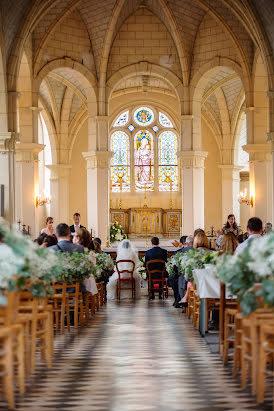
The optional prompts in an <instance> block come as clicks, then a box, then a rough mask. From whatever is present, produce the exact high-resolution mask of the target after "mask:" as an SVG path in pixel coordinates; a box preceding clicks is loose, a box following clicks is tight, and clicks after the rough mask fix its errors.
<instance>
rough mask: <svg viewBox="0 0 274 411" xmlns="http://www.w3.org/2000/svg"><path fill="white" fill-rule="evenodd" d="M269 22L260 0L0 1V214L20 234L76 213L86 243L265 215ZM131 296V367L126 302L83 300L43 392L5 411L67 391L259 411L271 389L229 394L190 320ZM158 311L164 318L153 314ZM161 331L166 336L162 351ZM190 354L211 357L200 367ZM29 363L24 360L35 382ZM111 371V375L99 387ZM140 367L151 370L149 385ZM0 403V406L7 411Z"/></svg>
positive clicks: (269, 150)
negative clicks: (87, 304)
mask: <svg viewBox="0 0 274 411" xmlns="http://www.w3.org/2000/svg"><path fill="white" fill-rule="evenodd" d="M273 21H274V3H273V0H101V1H100V2H98V1H95V0H1V1H0V22H1V24H0V186H1V187H0V188H1V190H0V212H1V217H2V218H3V219H4V220H5V221H7V222H8V223H9V224H10V225H15V226H16V227H19V229H20V230H21V231H23V232H24V233H27V234H29V235H30V237H31V238H32V239H35V238H37V237H38V236H39V234H40V233H41V230H42V229H44V228H45V227H46V219H47V218H48V217H52V219H53V220H54V226H56V225H57V224H59V223H66V224H68V225H69V226H70V225H71V224H73V216H74V214H75V213H79V214H80V215H81V224H82V225H83V226H84V227H86V228H87V230H88V231H89V232H90V233H91V235H92V237H93V238H94V237H99V238H100V239H101V241H102V248H103V249H104V250H107V248H108V247H109V246H110V226H111V225H112V224H113V223H118V224H119V225H120V226H121V228H122V229H123V231H124V233H125V234H126V235H127V237H128V238H129V240H131V241H132V242H133V243H134V244H135V245H136V246H138V247H143V248H147V247H148V241H149V240H150V238H151V237H153V236H157V237H159V238H160V243H161V244H162V245H164V246H171V245H172V244H171V242H172V241H174V240H178V241H179V238H180V237H181V236H183V235H184V236H190V235H192V234H193V232H194V230H196V229H198V228H200V229H203V230H204V231H205V232H206V233H207V234H208V235H209V237H210V236H211V237H214V238H215V236H216V233H217V230H221V229H222V227H223V226H224V224H225V223H226V221H227V216H228V215H230V214H233V215H234V216H235V220H236V222H237V224H238V226H239V228H240V231H241V232H245V231H246V227H247V222H248V219H249V218H251V217H259V218H260V219H261V220H262V222H263V224H265V223H273V222H274V221H273V219H274V24H273ZM0 242H1V238H0ZM116 246H117V243H115V244H114V246H113V245H112V246H111V247H116ZM105 247H106V248H105ZM115 255H116V254H115ZM0 276H1V273H0ZM102 301H103V302H104V297H102ZM102 301H101V302H102ZM166 301H168V300H166ZM103 302H102V305H103ZM138 304H139V303H138ZM138 304H136V305H134V307H135V308H134V310H135V311H134V314H133V315H134V320H133V325H134V327H135V328H136V329H135V331H134V330H131V332H132V334H131V338H133V339H135V343H134V345H133V347H132V350H128V351H127V352H126V355H128V358H129V359H130V362H131V367H130V366H129V365H128V364H126V363H125V362H126V357H123V354H121V351H120V348H119V344H121V341H122V339H123V338H125V339H127V338H128V334H127V333H126V330H125V329H124V328H123V327H126V325H125V324H128V323H130V321H131V319H130V315H129V312H128V310H132V309H133V308H132V306H131V305H130V304H128V305H124V306H119V305H118V306H111V307H110V313H111V314H109V312H108V314H107V313H106V312H105V311H104V310H106V308H105V306H103V308H102V310H99V308H100V307H101V305H100V301H99V300H98V306H97V311H98V313H96V316H97V318H96V319H94V320H92V321H94V322H95V325H94V326H93V325H91V326H90V325H88V326H87V327H86V328H84V330H83V331H82V333H83V334H82V335H80V334H79V333H78V334H77V330H76V331H75V330H74V332H73V333H72V334H65V335H61V334H60V335H59V334H58V338H57V340H56V341H57V343H56V344H57V348H56V349H57V351H58V352H59V353H60V358H61V359H60V363H58V361H59V360H58V359H57V357H56V359H55V360H54V361H56V364H55V365H54V366H55V368H54V371H53V374H51V377H50V380H49V381H48V380H47V383H46V384H45V386H44V388H43V389H44V391H43V389H41V387H40V385H39V384H40V383H39V382H38V383H37V385H35V384H34V386H33V387H34V388H33V390H32V391H31V395H30V397H28V396H27V397H26V400H25V399H24V398H23V399H22V398H21V397H20V395H19V394H18V395H19V396H18V397H17V400H16V401H17V405H18V409H19V410H26V409H28V410H30V409H33V410H36V411H39V410H44V409H48V410H53V409H56V410H57V409H62V410H70V409H72V408H74V407H76V404H78V405H79V404H80V402H81V401H82V402H81V406H79V408H78V409H79V410H83V411H84V410H96V411H99V410H102V411H103V410H104V411H108V410H112V411H130V410H135V411H138V410H141V409H142V410H145V409H147V410H155V411H156V410H157V411H160V410H165V411H166V410H170V411H173V410H178V409H187V410H190V409H197V410H198V409H199V410H203V409H204V410H205V409H206V406H205V405H204V403H203V405H201V406H200V405H199V404H202V402H203V400H206V401H207V404H208V407H211V408H210V409H216V410H217V409H254V410H255V409H256V410H260V409H270V407H272V405H273V403H272V398H274V394H273V390H272V393H271V392H270V391H268V397H267V401H268V403H267V404H264V406H262V407H265V408H261V405H258V404H257V405H256V402H254V401H255V400H254V398H253V399H252V397H251V396H250V394H249V391H248V390H246V391H244V394H241V393H242V391H238V389H237V388H236V386H237V384H236V383H234V382H233V381H234V380H232V377H231V375H230V372H229V371H228V370H227V369H223V368H222V361H221V360H220V357H219V355H217V354H210V353H209V351H208V350H209V349H208V348H207V346H206V344H204V342H203V340H201V338H200V336H198V334H196V331H195V336H193V335H192V333H193V329H192V327H190V323H188V320H187V318H186V319H184V320H183V321H182V319H181V317H180V316H179V314H178V312H176V315H175V314H174V310H173V311H172V313H173V314H170V318H171V320H170V322H169V320H168V315H169V314H168V311H165V312H164V309H163V306H161V302H158V301H157V302H156V303H155V305H154V308H152V311H151V313H152V312H154V314H153V315H155V317H153V316H152V317H151V316H150V315H152V314H146V311H145V310H147V307H146V308H144V306H142V305H140V304H139V305H138ZM165 304H167V302H165ZM164 307H165V309H166V306H164ZM168 309H169V310H172V307H171V308H168ZM119 310H120V311H119ZM95 311H96V310H95ZM95 311H94V313H95ZM111 315H113V318H115V319H116V320H117V323H116V324H113V322H112V320H111ZM147 315H148V317H146V316H147ZM180 315H181V314H180ZM162 316H163V318H162V321H163V324H164V325H163V327H165V329H160V328H157V324H156V323H155V322H154V321H156V320H155V318H158V319H159V318H160V317H162ZM0 317H1V316H0ZM119 325H120V326H121V330H120V331H119V333H118V334H119V335H116V334H115V330H116V328H115V326H116V327H119ZM92 327H94V328H92ZM104 327H108V330H107V331H104ZM172 327H173V328H172ZM176 327H177V337H178V336H180V338H185V339H186V340H185V351H183V352H182V351H181V350H182V348H180V347H179V343H178V339H177V337H176ZM91 329H93V330H94V333H92V332H91ZM138 329H139V330H140V334H137V331H136V330H138ZM127 330H128V329H127ZM150 330H153V333H154V335H153V337H151V340H149V333H150ZM167 330H169V332H170V334H169V335H167V334H166V333H167ZM104 333H105V334H104ZM0 334H1V326H0ZM69 335H70V336H73V337H69ZM156 336H157V338H156ZM0 337H1V335H0ZM118 337H119V338H118ZM69 338H72V340H71V345H70V344H69V343H68V341H69ZM142 338H143V340H142ZM161 339H167V341H165V343H163V344H164V346H162V345H160V342H159V341H160V340H161ZM142 341H143V342H144V345H143V350H144V351H143V354H142V355H143V356H144V358H145V357H150V358H151V362H152V364H153V365H152V368H153V367H154V368H153V377H151V376H149V363H146V361H145V359H143V360H144V363H145V364H143V365H142V355H138V354H137V357H138V359H137V360H136V362H134V356H135V351H134V350H136V351H137V353H138V350H141V348H140V347H141V345H142ZM81 343H82V344H83V345H82V346H81ZM112 343H113V344H114V347H113V356H111V355H110V353H109V350H110V349H111V344H112ZM169 343H170V344H172V345H173V348H174V352H175V357H176V358H177V357H180V356H181V355H182V356H183V357H184V359H185V362H184V365H181V366H180V367H181V368H179V369H177V368H176V366H175V365H174V364H172V359H170V358H169V359H167V358H165V354H166V352H167V351H169V350H170V345H169ZM192 343H193V344H194V346H195V350H197V352H198V353H199V354H197V357H195V358H196V359H197V362H198V360H199V361H200V363H202V364H203V369H201V370H200V371H201V374H200V375H201V376H200V377H199V378H200V380H199V384H200V385H201V387H204V385H205V384H206V379H207V378H208V376H207V373H209V374H210V378H211V379H212V382H211V383H212V387H213V386H214V383H213V379H215V380H216V379H218V378H219V377H220V382H216V381H215V384H216V387H217V388H216V390H217V391H218V390H219V391H218V395H217V394H216V396H217V397H218V398H217V399H216V398H215V397H214V395H213V397H214V398H213V397H212V396H210V395H209V394H208V393H207V394H206V395H205V396H203V394H202V393H203V392H204V391H203V388H202V390H201V393H198V391H197V392H196V391H195V387H196V388H197V386H196V385H195V384H196V383H195V372H194V371H195V370H194V369H193V368H192V367H191V364H190V362H188V360H187V358H188V357H189V356H190V357H191V355H192V354H191V353H192ZM78 344H79V347H78ZM85 344H86V345H85ZM97 344H98V345H97ZM138 344H139V345H138ZM151 344H155V350H156V351H155V352H157V353H158V354H159V356H160V357H161V358H162V359H163V362H161V364H162V366H163V368H162V369H161V367H160V362H159V364H158V363H157V364H156V363H155V364H154V361H155V362H157V358H156V357H154V355H156V354H155V353H153V351H152V347H151ZM88 347H89V348H88ZM90 347H93V348H94V363H89V365H88V368H87V369H84V371H83V380H81V378H79V381H78V385H77V387H76V386H75V387H74V388H75V397H74V398H69V400H70V401H68V402H66V400H65V396H66V392H68V391H69V387H72V385H73V381H74V380H73V378H75V376H79V375H81V367H82V366H83V367H84V365H83V364H84V357H85V355H93V354H92V352H91V351H88V350H91V348H90ZM193 349H194V348H193ZM210 355H212V357H210ZM104 356H105V359H104ZM119 356H120V357H119ZM190 357H189V358H190ZM69 358H70V359H71V360H73V361H75V364H74V365H71V364H69V361H68V359H69ZM191 358H192V357H191ZM203 358H204V359H205V358H211V361H215V364H216V367H217V368H216V369H217V371H216V375H214V367H213V366H212V364H210V361H209V363H208V368H207V367H206V362H203ZM193 361H194V360H193ZM205 361H206V360H205ZM194 362H195V361H194ZM61 366H62V367H63V366H64V367H68V368H64V369H65V370H67V371H68V375H69V378H70V379H67V380H66V378H65V376H64V375H61V377H60V380H58V384H60V387H57V388H56V387H55V379H56V380H57V379H58V373H59V372H60V373H62V372H63V373H65V371H64V369H61ZM158 366H159V369H158V368H157V367H158ZM43 367H44V365H43V366H42V365H41V366H40V365H39V367H38V368H37V369H36V371H35V372H36V374H35V375H36V376H37V378H38V379H39V378H40V377H41V375H42V374H43V373H44V372H45V369H44V368H43ZM58 367H59V368H58ZM73 367H74V368H73ZM119 367H120V368H119ZM142 367H143V368H142ZM155 367H156V368H157V370H156V368H155ZM169 367H175V368H174V373H175V374H174V378H175V380H174V382H173V383H172V382H170V380H169V382H167V385H166V387H165V389H164V392H165V393H167V396H164V398H162V403H161V405H159V404H160V403H159V402H157V401H158V400H156V399H155V398H156V397H157V396H158V395H160V394H161V392H160V390H159V386H158V387H157V388H156V387H155V386H153V384H157V381H159V384H162V383H163V384H164V383H165V382H164V379H163V374H164V371H165V370H166V372H167V373H168V369H169ZM119 370H120V371H119ZM123 370H124V371H125V373H124V374H123ZM141 370H143V374H142V371H141ZM113 372H114V375H115V376H116V377H117V378H118V380H119V375H120V377H121V378H120V380H119V383H120V385H119V384H118V385H116V386H115V387H116V391H115V392H114V393H113V394H112V396H111V394H110V391H111V385H112V379H111V378H110V374H112V373H113ZM134 372H136V376H135V377H136V378H134V376H133V375H132V373H134ZM177 372H178V379H177V380H176V375H177V374H176V373H177ZM142 375H147V376H148V380H149V381H152V386H151V387H150V388H149V387H146V385H145V382H142V381H141V379H142V377H141V376H142ZM185 375H187V378H188V379H189V386H188V388H185V391H184V392H185V397H184V395H183V393H182V392H181V391H180V387H181V386H180V383H181V382H180V381H181V380H183V377H184V376H185ZM88 376H96V379H97V377H98V379H97V382H96V384H95V385H93V386H92V388H91V391H90V392H89V393H87V394H86V395H87V396H86V397H85V396H84V397H83V398H82V399H81V400H80V399H79V398H80V394H81V389H80V385H81V384H82V387H85V386H86V387H87V386H88V382H87V381H88V380H87V379H88ZM77 378H78V377H77ZM127 378H128V380H129V385H130V386H134V384H135V383H138V384H140V387H141V390H140V392H137V394H136V393H135V394H136V395H135V396H133V397H132V398H131V397H130V394H129V398H127V395H128V391H126V389H125V385H126V384H127V381H128V380H127ZM157 378H159V380H158V379H157ZM39 381H40V380H39ZM226 381H227V382H228V389H231V392H228V391H225V395H226V396H227V398H226V399H224V398H223V399H222V400H221V399H220V397H221V393H223V390H224V386H225V382H226ZM191 383H193V386H191ZM58 384H57V385H58ZM197 384H198V383H197ZM218 384H219V385H218ZM193 387H194V388H193ZM229 387H230V388H229ZM55 389H56V392H55V391H54V390H55ZM58 390H59V391H58ZM173 390H174V391H173ZM191 390H193V391H191ZM197 390H198V388H197ZM233 390H234V391H233ZM105 391H109V397H108V398H106V396H105V394H104V393H105ZM217 391H216V392H217ZM52 392H55V393H54V395H52ZM58 392H59V395H60V398H59V397H58V396H57V393H58ZM103 392H104V393H103ZM172 392H173V397H172V394H170V395H169V394H168V393H172ZM191 392H193V393H194V394H193V398H191V395H192V394H191ZM48 393H51V394H49V397H50V400H48V401H49V402H48V403H47V402H46V401H47V400H46V397H47V395H48ZM231 393H232V394H231ZM32 395H33V397H32ZM151 395H152V397H153V395H155V396H156V397H155V398H154V397H153V398H154V399H152V397H151ZM241 395H242V397H241ZM38 396H39V398H38ZM202 396H203V398H202ZM61 397H62V400H61ZM43 398H44V400H43ZM233 398H234V400H235V401H234V402H233ZM241 398H242V400H241ZM215 400H216V401H215ZM236 400H237V401H238V403H236ZM1 401H2V399H1V400H0V409H3V410H4V409H7V408H5V407H6V403H5V401H4V402H1ZM28 401H29V403H28ZM43 401H44V402H43ZM77 401H78V403H77ZM93 401H94V402H93ZM104 401H105V402H104ZM112 401H113V402H112ZM241 401H242V402H241ZM145 403H147V408H146V407H145ZM155 404H156V405H155ZM157 404H158V405H157ZM182 404H185V408H184V407H183V408H182ZM239 404H240V405H239ZM241 404H242V406H241ZM179 406H180V407H179ZM237 406H238V408H237ZM199 407H200V408H199ZM215 407H216V408H215ZM218 407H219V408H218Z"/></svg>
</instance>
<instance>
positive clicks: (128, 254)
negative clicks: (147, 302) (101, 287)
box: [107, 240, 142, 300]
mask: <svg viewBox="0 0 274 411" xmlns="http://www.w3.org/2000/svg"><path fill="white" fill-rule="evenodd" d="M119 260H131V261H133V262H134V263H135V267H134V272H133V278H134V279H135V297H136V298H140V297H141V282H142V277H141V276H140V274H139V272H138V267H140V265H141V263H140V261H139V257H138V254H137V252H136V251H135V249H134V248H133V246H132V244H131V242H130V241H129V240H123V241H122V242H121V243H120V244H119V246H118V248H117V257H116V261H119ZM123 270H129V271H131V270H132V264H131V263H120V264H119V271H123ZM128 276H129V274H128V273H122V274H121V278H128ZM117 280H118V273H117V269H116V267H115V270H114V273H113V274H112V276H111V277H110V278H109V282H108V284H107V299H108V300H115V299H116V298H117ZM128 298H130V299H131V298H132V296H131V290H123V288H122V287H121V296H120V299H128Z"/></svg>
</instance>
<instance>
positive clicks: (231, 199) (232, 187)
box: [219, 165, 241, 224]
mask: <svg viewBox="0 0 274 411" xmlns="http://www.w3.org/2000/svg"><path fill="white" fill-rule="evenodd" d="M219 168H220V169H221V171H222V221H224V222H225V221H226V220H227V216H228V215H229V214H234V215H235V219H236V221H237V223H238V224H239V221H240V204H239V201H238V194H239V191H240V170H241V167H239V166H235V165H220V166H219Z"/></svg>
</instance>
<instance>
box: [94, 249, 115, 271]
mask: <svg viewBox="0 0 274 411" xmlns="http://www.w3.org/2000/svg"><path fill="white" fill-rule="evenodd" d="M96 263H97V264H98V265H99V266H100V267H101V268H102V270H105V271H112V270H113V268H114V262H113V259H112V258H111V256H110V255H109V254H107V253H100V254H97V255H96Z"/></svg>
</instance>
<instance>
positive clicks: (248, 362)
mask: <svg viewBox="0 0 274 411" xmlns="http://www.w3.org/2000/svg"><path fill="white" fill-rule="evenodd" d="M273 319H274V317H273V312H272V311H271V310H264V309H258V310H256V311H254V313H252V314H251V315H249V316H248V317H246V318H243V320H242V329H243V332H242V355H241V385H242V388H245V387H246V382H247V367H248V375H249V377H250V378H251V383H252V394H256V392H257V378H258V366H259V350H258V347H259V335H260V327H261V326H262V325H263V324H265V323H266V322H273Z"/></svg>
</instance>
